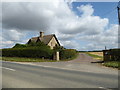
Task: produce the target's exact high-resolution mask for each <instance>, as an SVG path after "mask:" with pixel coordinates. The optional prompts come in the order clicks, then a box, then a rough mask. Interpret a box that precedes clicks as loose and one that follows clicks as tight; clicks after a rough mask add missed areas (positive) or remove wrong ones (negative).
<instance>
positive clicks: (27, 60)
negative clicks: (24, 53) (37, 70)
mask: <svg viewBox="0 0 120 90" xmlns="http://www.w3.org/2000/svg"><path fill="white" fill-rule="evenodd" d="M2 60H3V61H14V62H56V60H48V59H41V58H23V57H2Z"/></svg>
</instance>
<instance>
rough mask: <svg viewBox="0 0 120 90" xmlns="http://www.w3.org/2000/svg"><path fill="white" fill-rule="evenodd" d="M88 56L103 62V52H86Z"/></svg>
mask: <svg viewBox="0 0 120 90" xmlns="http://www.w3.org/2000/svg"><path fill="white" fill-rule="evenodd" d="M86 54H88V55H89V56H91V57H93V58H94V59H99V60H103V52H86Z"/></svg>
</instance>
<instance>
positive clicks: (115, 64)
mask: <svg viewBox="0 0 120 90" xmlns="http://www.w3.org/2000/svg"><path fill="white" fill-rule="evenodd" d="M103 65H104V66H107V67H113V68H118V69H120V62H119V61H108V62H105V63H103Z"/></svg>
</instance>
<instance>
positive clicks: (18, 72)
mask: <svg viewBox="0 0 120 90" xmlns="http://www.w3.org/2000/svg"><path fill="white" fill-rule="evenodd" d="M72 63H73V64H72ZM48 64H50V63H48V62H46V64H45V63H39V64H38V63H14V62H5V61H3V62H2V87H3V88H101V89H108V88H118V73H117V70H113V69H111V68H102V70H103V72H102V70H101V69H98V70H96V71H95V70H88V69H83V67H82V69H80V67H81V64H80V63H79V66H80V67H77V68H76V66H77V65H78V63H76V62H75V63H74V62H72V61H71V62H67V63H64V62H55V63H51V64H50V65H49V66H48ZM58 64H61V66H62V67H60V65H58ZM62 64H63V65H62ZM85 64H86V63H85ZM55 65H58V67H56V66H55ZM70 65H71V66H70ZM82 65H84V63H82ZM87 65H88V66H89V69H90V66H91V67H92V66H94V67H96V68H101V67H100V66H99V65H98V66H96V65H91V64H87ZM63 66H65V67H63ZM67 66H68V67H69V68H67ZM70 67H72V68H70ZM73 67H75V68H73ZM92 68H93V67H92ZM99 70H101V71H100V72H99ZM107 70H108V71H109V70H111V72H108V71H107ZM105 71H106V72H105Z"/></svg>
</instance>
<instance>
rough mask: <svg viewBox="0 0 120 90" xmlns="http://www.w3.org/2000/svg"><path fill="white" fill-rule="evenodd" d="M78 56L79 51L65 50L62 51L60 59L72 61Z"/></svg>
mask: <svg viewBox="0 0 120 90" xmlns="http://www.w3.org/2000/svg"><path fill="white" fill-rule="evenodd" d="M76 55H77V51H76V50H75V49H64V50H62V51H60V59H61V60H62V59H71V58H73V57H75V56H76Z"/></svg>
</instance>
